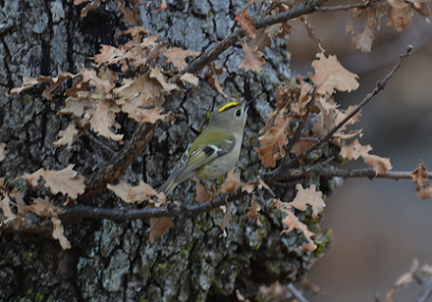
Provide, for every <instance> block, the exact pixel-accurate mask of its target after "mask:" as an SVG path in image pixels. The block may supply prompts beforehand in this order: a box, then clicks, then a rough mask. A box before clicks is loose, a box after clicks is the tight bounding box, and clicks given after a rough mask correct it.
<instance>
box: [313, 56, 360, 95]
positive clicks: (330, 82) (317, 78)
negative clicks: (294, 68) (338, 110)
mask: <svg viewBox="0 0 432 302" xmlns="http://www.w3.org/2000/svg"><path fill="white" fill-rule="evenodd" d="M317 58H318V60H315V61H313V62H312V67H313V68H314V69H315V74H314V75H313V76H311V77H310V78H311V80H312V81H313V82H314V83H315V84H316V85H317V86H318V90H317V92H318V93H319V94H328V95H332V94H333V92H334V90H339V91H348V92H349V91H351V90H356V89H357V88H358V87H359V83H358V82H357V78H358V76H357V75H356V74H354V73H352V72H349V71H348V70H346V69H345V68H344V67H343V66H342V65H341V64H340V63H339V62H338V60H337V58H336V56H332V55H330V56H329V57H328V58H326V57H325V55H324V54H321V53H318V54H317Z"/></svg>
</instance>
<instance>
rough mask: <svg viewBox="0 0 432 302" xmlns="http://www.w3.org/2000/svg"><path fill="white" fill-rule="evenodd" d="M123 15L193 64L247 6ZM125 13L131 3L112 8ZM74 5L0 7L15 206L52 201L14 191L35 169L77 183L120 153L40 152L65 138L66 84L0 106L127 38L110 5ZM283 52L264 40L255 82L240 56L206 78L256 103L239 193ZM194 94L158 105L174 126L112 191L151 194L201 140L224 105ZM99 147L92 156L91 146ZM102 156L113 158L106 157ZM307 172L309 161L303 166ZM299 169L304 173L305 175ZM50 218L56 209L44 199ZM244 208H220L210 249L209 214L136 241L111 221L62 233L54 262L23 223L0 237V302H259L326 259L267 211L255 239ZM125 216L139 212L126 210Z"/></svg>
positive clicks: (126, 125) (12, 0) (280, 73)
mask: <svg viewBox="0 0 432 302" xmlns="http://www.w3.org/2000/svg"><path fill="white" fill-rule="evenodd" d="M142 2H144V3H143V5H141V6H136V7H135V8H134V9H135V12H137V14H138V15H139V16H140V17H141V21H142V25H144V26H145V27H146V28H147V29H149V30H151V31H152V32H153V33H160V34H161V36H160V39H161V40H164V41H166V42H168V43H169V44H170V46H171V47H180V48H183V49H191V50H196V51H206V50H207V49H209V48H210V47H212V46H213V45H214V43H215V41H218V40H222V39H223V38H225V37H227V36H228V35H229V34H230V33H232V32H233V30H234V29H235V28H236V23H235V21H234V17H235V15H236V14H237V13H238V12H239V11H240V10H241V9H242V8H243V7H244V5H245V4H246V3H247V1H246V0H230V1H226V0H191V1H174V0H172V1H168V8H167V9H166V10H157V9H156V6H158V5H159V4H161V3H160V1H142ZM125 3H126V5H127V6H129V7H131V8H132V3H131V2H127V1H126V2H125ZM83 6H85V4H83V5H81V6H75V5H74V4H73V1H72V0H18V1H17V0H3V1H0V7H1V12H0V70H1V71H0V127H1V130H0V142H3V143H6V145H7V148H6V150H7V153H6V159H5V160H4V161H2V162H1V163H0V177H4V178H5V179H6V180H8V181H9V183H8V185H9V186H10V187H9V189H15V190H18V191H19V192H20V193H21V194H22V195H23V196H24V199H25V201H26V202H28V203H30V202H31V200H32V198H35V197H43V196H52V195H51V193H50V191H49V189H48V188H45V187H44V186H39V188H37V189H29V188H27V183H26V182H25V181H23V180H22V179H21V180H20V179H18V180H16V181H14V182H12V181H13V180H14V179H16V178H17V177H19V176H21V175H23V174H24V173H25V172H26V173H32V172H34V171H36V170H38V169H40V168H41V167H43V168H45V169H47V170H48V169H51V170H60V169H64V168H65V167H67V166H68V165H69V164H75V167H74V170H76V171H80V173H81V174H82V175H83V176H85V177H86V176H88V175H90V174H92V173H93V172H94V171H96V170H97V169H98V167H100V166H101V165H103V164H104V163H105V162H106V161H108V160H109V159H110V158H111V157H112V156H113V154H114V152H117V151H118V150H120V149H121V148H122V147H123V146H122V145H119V144H117V143H115V142H108V141H107V140H106V139H105V138H103V137H101V136H99V137H98V136H97V135H96V134H94V133H91V131H88V132H85V133H84V134H81V135H80V136H79V137H78V139H77V141H76V142H75V143H74V145H73V148H72V149H71V150H67V149H66V148H65V147H64V146H63V147H60V148H58V147H55V146H53V142H54V141H56V140H57V139H58V138H57V133H58V132H59V130H62V129H65V128H66V127H67V125H68V124H69V119H70V117H68V116H57V115H56V112H57V111H58V110H60V109H61V108H63V107H64V106H65V104H64V99H65V97H64V95H63V93H64V91H65V89H67V88H68V87H70V85H71V82H65V83H63V84H62V85H60V87H58V88H57V89H56V90H55V91H54V92H53V93H52V95H53V100H52V101H48V100H45V99H44V98H43V97H42V96H41V93H42V91H43V89H44V88H45V87H46V86H44V85H39V86H36V88H33V89H31V90H28V91H25V92H24V93H22V94H20V95H17V96H14V97H12V98H9V97H7V96H6V94H8V93H9V91H10V90H11V89H12V88H13V87H19V86H21V84H22V77H37V76H39V75H47V76H55V75H57V73H58V71H63V72H65V71H69V72H76V71H77V66H78V65H77V64H83V65H85V64H89V59H88V58H89V57H93V56H94V55H95V54H97V53H98V51H99V49H100V46H101V44H107V45H119V44H124V43H125V42H126V41H127V39H126V38H125V37H123V36H122V37H120V38H119V39H115V38H114V34H116V33H118V32H120V31H122V30H125V29H127V28H128V27H129V26H130V25H128V24H125V23H124V22H123V17H124V16H123V15H122V13H121V12H120V11H119V9H118V7H117V2H116V1H111V0H107V1H106V2H104V3H100V4H99V6H98V7H97V8H96V9H95V10H92V11H90V12H89V13H88V14H87V16H86V17H84V18H81V17H80V11H81V9H82V8H83ZM286 43H287V41H286V39H285V40H284V39H276V40H275V41H273V45H272V48H271V49H269V48H267V49H266V51H265V54H264V58H265V60H266V64H265V65H264V68H263V70H262V72H261V73H260V74H256V73H253V72H250V71H249V72H245V71H244V70H240V69H239V68H238V67H237V66H238V65H239V64H240V62H241V60H242V59H243V57H244V55H243V52H242V50H241V46H240V44H239V43H237V44H235V45H234V46H233V47H231V48H229V49H228V50H227V51H225V52H224V53H223V54H222V55H221V56H220V57H219V59H218V60H217V61H216V65H218V66H223V67H224V68H225V69H226V73H224V74H223V75H222V76H221V77H220V81H221V82H223V83H224V85H225V86H224V90H225V92H226V93H227V94H229V95H231V96H234V97H236V98H239V99H240V100H249V99H250V98H252V97H254V96H257V95H259V94H262V95H261V97H260V98H259V99H258V100H257V101H256V102H255V104H254V105H253V106H252V108H251V109H250V110H249V117H248V121H247V126H246V130H245V138H244V142H243V149H242V155H241V159H240V161H239V163H238V164H237V170H238V171H240V172H242V174H241V179H242V180H243V181H244V182H246V181H248V180H251V179H254V178H256V177H257V176H258V175H259V174H260V172H262V171H263V170H262V169H263V168H262V167H261V166H260V164H259V161H258V156H257V153H256V151H255V149H256V148H257V147H258V146H259V141H258V139H257V138H258V136H259V135H258V132H259V130H260V129H262V127H263V125H264V122H265V119H266V116H265V115H266V114H269V113H271V112H272V111H273V109H272V106H271V100H272V99H273V98H274V95H275V92H276V90H277V88H278V86H279V84H280V83H281V82H282V81H284V80H286V79H289V78H291V77H292V75H291V70H290V67H289V63H288V60H287V54H286V50H285V49H286ZM197 75H198V76H199V77H200V84H199V86H198V87H192V86H186V87H185V91H184V92H176V93H173V94H172V95H171V96H168V97H167V104H166V108H167V109H169V110H173V111H174V112H175V113H181V114H183V115H184V116H185V119H178V120H177V122H176V123H174V124H173V125H171V124H170V123H168V122H163V123H162V124H161V126H160V127H159V128H158V129H157V130H156V133H155V135H154V136H153V138H152V140H151V142H150V143H149V144H148V145H147V147H146V150H145V152H144V153H143V154H142V155H140V156H139V157H138V158H137V159H136V160H135V161H134V162H133V164H132V165H130V166H129V167H128V169H126V171H125V172H124V173H122V174H121V176H120V177H119V180H120V181H127V182H129V183H131V184H134V185H136V184H138V183H139V181H140V180H143V181H145V182H147V183H149V184H150V185H152V186H154V187H158V186H159V185H161V184H162V183H163V181H164V180H165V179H166V178H167V177H168V175H169V171H170V170H171V169H172V168H173V167H174V165H175V163H176V162H177V160H178V159H179V158H180V156H181V154H182V152H184V150H185V149H186V148H187V146H188V144H189V143H190V142H192V141H193V139H194V138H195V137H196V135H197V134H198V133H199V131H200V129H202V128H203V127H205V123H206V115H207V114H208V113H209V112H211V111H212V110H213V108H215V107H216V106H219V105H221V104H223V103H224V102H226V100H225V99H224V98H223V97H222V96H221V95H219V94H218V93H217V92H216V91H215V90H214V89H213V88H212V87H211V86H210V84H208V83H207V81H206V80H205V77H204V75H205V70H203V71H201V72H199V73H198V74H197ZM117 121H118V122H119V123H120V124H121V125H122V131H123V133H124V134H125V138H124V140H125V142H126V143H127V141H128V138H130V137H131V135H132V133H133V132H134V130H135V129H136V127H137V124H136V122H134V121H132V120H130V119H128V118H127V117H126V116H123V115H118V116H117ZM96 140H97V141H98V142H99V143H100V144H98V143H95V141H96ZM102 145H106V146H108V147H109V148H111V149H112V153H110V152H109V151H107V148H103V147H101V146H102ZM331 155H332V151H331V150H319V152H318V153H313V154H312V156H310V157H309V161H310V162H312V161H315V160H317V159H318V158H321V157H324V158H325V157H329V156H331ZM307 160H308V159H307ZM307 160H306V161H305V162H307ZM304 181H305V182H309V183H315V184H316V185H317V187H318V188H320V189H321V191H323V192H324V194H327V195H329V194H330V193H331V192H332V191H333V189H332V183H331V181H330V182H329V180H323V179H319V178H318V177H314V178H310V179H307V180H304ZM193 187H194V186H193V183H192V182H189V183H183V184H181V185H180V186H179V187H178V189H176V191H175V193H174V194H172V196H170V198H169V199H171V200H181V201H182V203H183V204H186V205H187V204H192V203H194V201H193V197H192V192H193ZM294 187H295V182H293V183H292V184H291V185H288V186H285V188H283V189H281V188H279V189H278V192H277V193H278V196H283V197H282V199H283V200H284V201H290V200H291V199H292V198H293V197H294V196H295V191H294ZM53 198H54V200H55V204H56V205H58V206H61V205H62V204H63V202H64V201H65V198H64V197H63V196H62V195H60V194H58V195H56V196H54V197H53ZM89 204H91V205H93V206H96V207H104V208H120V209H128V208H132V207H137V206H134V205H127V204H125V203H123V202H122V201H120V200H119V198H117V197H115V195H114V194H113V193H112V192H110V191H107V190H105V191H104V192H103V193H102V194H98V195H97V196H96V197H94V198H93V199H92V200H91V201H90V202H89ZM250 206H251V198H250V197H249V196H247V197H245V198H243V199H242V200H238V201H235V202H234V203H233V205H232V219H231V221H230V222H229V224H228V226H227V227H226V233H227V236H226V237H223V236H222V234H223V232H222V230H221V228H220V226H221V224H222V217H223V213H222V211H213V212H210V213H206V214H202V215H199V216H196V217H194V218H186V217H183V216H182V215H180V216H179V217H175V218H174V223H175V227H174V228H172V229H170V230H169V232H168V233H167V234H165V235H163V236H162V238H161V239H156V240H155V241H154V242H153V244H150V242H149V239H148V238H149V232H150V227H149V221H148V220H145V219H142V220H141V219H138V220H132V221H123V222H115V221H111V220H106V219H104V220H92V219H81V220H74V221H68V222H67V223H65V224H64V227H65V235H66V237H67V238H68V239H69V240H70V241H71V245H72V248H71V249H70V250H62V248H61V247H60V245H59V244H58V241H56V240H54V239H52V236H51V231H52V229H51V225H50V221H49V220H46V221H44V218H41V217H37V216H36V215H32V214H28V216H27V217H26V221H25V222H26V224H28V225H31V224H32V223H33V222H37V223H38V224H37V225H38V227H37V228H32V227H28V228H24V226H23V227H22V229H20V230H18V231H15V232H6V231H2V233H1V238H0V240H1V241H0V301H4V302H6V301H22V302H24V301H68V302H73V301H167V302H168V301H237V298H236V295H235V291H236V290H239V291H240V292H241V293H242V294H243V295H244V296H245V297H247V298H249V299H250V300H251V301H271V300H270V297H268V296H266V295H264V294H262V293H260V291H259V287H260V286H262V285H270V284H272V283H273V282H275V281H280V282H281V283H283V284H287V283H294V282H298V281H300V280H301V279H302V278H304V277H305V275H306V274H307V272H308V269H309V267H310V264H311V261H313V260H314V259H315V258H317V257H318V256H319V255H320V254H322V253H323V252H325V251H326V249H327V248H328V246H329V245H331V238H329V237H328V236H327V235H325V236H323V237H322V239H321V240H322V242H321V243H320V244H319V246H318V249H317V250H316V251H314V252H305V251H301V250H300V249H297V248H298V247H299V246H300V245H301V244H302V242H303V241H304V237H303V235H302V233H301V232H300V231H297V230H294V231H292V232H290V233H289V234H284V235H281V234H280V233H281V231H282V230H283V226H282V223H281V221H282V219H283V215H282V214H281V212H279V211H277V210H271V209H265V208H264V209H263V211H262V212H261V216H260V221H261V223H262V225H263V226H258V225H257V223H256V221H255V220H254V219H252V218H250V217H247V212H248V211H249V209H250ZM138 207H143V206H142V205H139V206H138ZM298 217H299V219H300V220H302V221H303V222H305V223H306V224H307V225H308V227H309V229H310V230H311V231H313V232H315V233H319V232H320V220H321V218H322V217H321V218H319V219H313V218H312V217H311V213H310V211H306V212H304V213H298Z"/></svg>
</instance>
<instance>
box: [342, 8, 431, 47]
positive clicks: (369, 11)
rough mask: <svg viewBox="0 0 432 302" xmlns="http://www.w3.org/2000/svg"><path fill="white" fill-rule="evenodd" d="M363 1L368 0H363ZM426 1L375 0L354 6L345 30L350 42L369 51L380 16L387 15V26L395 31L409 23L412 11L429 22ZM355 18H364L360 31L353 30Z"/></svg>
mask: <svg viewBox="0 0 432 302" xmlns="http://www.w3.org/2000/svg"><path fill="white" fill-rule="evenodd" d="M363 2H368V1H367V0H363ZM427 2H428V1H427V0H387V1H376V2H375V3H373V4H372V5H368V6H366V7H362V8H354V9H353V11H352V18H351V23H349V24H348V25H347V26H346V31H347V32H348V34H350V35H352V43H353V44H354V45H355V46H356V48H357V49H359V50H361V51H363V52H370V50H371V47H372V42H373V40H374V38H375V29H376V28H377V29H380V24H379V23H380V20H381V18H382V17H384V16H387V17H388V21H387V26H388V28H394V29H396V30H397V31H402V30H403V29H404V28H405V27H407V26H408V25H410V24H411V19H412V17H413V15H414V13H413V11H416V12H417V13H419V14H420V15H421V16H423V17H424V18H425V20H426V22H427V23H430V21H429V18H428V17H429V7H428V6H427ZM356 19H364V28H363V32H361V33H357V32H355V31H354V24H353V23H354V21H355V20H356Z"/></svg>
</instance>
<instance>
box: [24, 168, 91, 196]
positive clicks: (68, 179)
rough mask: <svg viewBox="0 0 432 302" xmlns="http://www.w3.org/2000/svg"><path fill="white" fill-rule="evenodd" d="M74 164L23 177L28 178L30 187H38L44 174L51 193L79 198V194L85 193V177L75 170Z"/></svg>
mask: <svg viewBox="0 0 432 302" xmlns="http://www.w3.org/2000/svg"><path fill="white" fill-rule="evenodd" d="M73 167H74V165H69V166H67V168H65V169H63V170H60V171H52V170H46V171H45V170H44V169H43V168H41V169H39V170H38V171H36V172H34V173H32V174H27V173H24V176H22V177H21V178H22V179H24V180H27V182H28V184H29V186H30V187H33V188H34V187H37V186H38V183H37V182H38V180H39V178H40V177H41V176H42V177H43V179H44V180H45V187H48V188H50V190H51V193H53V194H57V193H59V192H60V193H62V194H64V195H66V194H67V195H68V196H69V198H71V199H77V197H78V194H83V193H84V190H85V184H84V180H85V179H84V177H83V176H82V175H79V174H78V172H77V171H74V170H73Z"/></svg>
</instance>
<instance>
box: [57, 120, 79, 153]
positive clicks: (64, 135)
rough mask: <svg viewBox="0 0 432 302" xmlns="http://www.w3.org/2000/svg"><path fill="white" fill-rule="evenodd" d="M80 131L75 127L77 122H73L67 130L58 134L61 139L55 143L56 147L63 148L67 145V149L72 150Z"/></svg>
mask: <svg viewBox="0 0 432 302" xmlns="http://www.w3.org/2000/svg"><path fill="white" fill-rule="evenodd" d="M78 133H79V131H78V130H77V129H76V127H75V122H74V121H71V122H70V123H69V126H68V127H67V128H66V129H65V130H61V131H59V133H58V137H60V138H59V139H58V140H57V141H55V142H54V143H53V145H54V146H62V145H66V146H67V147H66V149H67V150H70V149H72V144H73V143H74V141H75V139H76V138H77V136H78Z"/></svg>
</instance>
